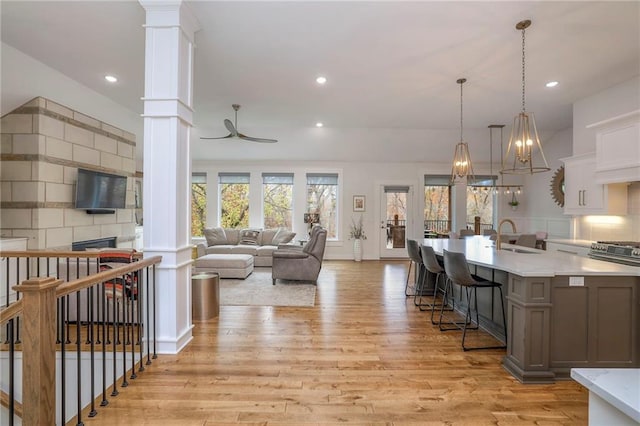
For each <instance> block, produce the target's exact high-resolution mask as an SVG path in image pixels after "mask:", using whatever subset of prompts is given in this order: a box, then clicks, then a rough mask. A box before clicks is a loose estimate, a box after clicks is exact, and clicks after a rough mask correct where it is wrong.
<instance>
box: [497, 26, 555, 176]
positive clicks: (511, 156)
mask: <svg viewBox="0 0 640 426" xmlns="http://www.w3.org/2000/svg"><path fill="white" fill-rule="evenodd" d="M530 25H531V21H530V20H528V19H527V20H525V21H520V22H518V23H517V24H516V29H518V30H521V31H522V111H521V112H520V113H518V115H516V116H515V118H514V119H513V127H512V128H511V136H510V137H509V145H507V153H506V155H505V161H504V162H503V163H502V170H501V171H500V173H503V174H526V173H530V174H533V173H542V172H547V171H549V170H551V168H550V167H549V165H548V164H547V159H546V158H545V156H544V152H543V151H542V145H541V144H540V138H539V137H538V129H537V128H536V120H535V118H534V116H533V113H532V112H527V111H526V108H525V60H524V59H525V57H524V42H525V36H524V31H525V29H527V28H529V26H530ZM534 146H537V147H538V150H539V151H540V157H542V162H543V163H544V164H543V163H540V164H537V165H534V159H533V149H534Z"/></svg>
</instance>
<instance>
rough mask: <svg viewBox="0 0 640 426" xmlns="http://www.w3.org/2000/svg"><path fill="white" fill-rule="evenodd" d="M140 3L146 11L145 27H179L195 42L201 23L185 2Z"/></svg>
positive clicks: (144, 0)
mask: <svg viewBox="0 0 640 426" xmlns="http://www.w3.org/2000/svg"><path fill="white" fill-rule="evenodd" d="M138 3H140V5H141V6H142V7H143V8H144V10H145V11H146V15H147V18H146V23H145V25H144V26H145V27H156V28H162V27H179V28H181V29H182V31H184V33H185V35H186V37H187V38H188V39H189V40H190V41H192V42H193V38H194V34H195V33H196V31H198V30H199V29H200V23H199V22H198V19H197V18H196V16H195V14H194V13H193V12H192V11H191V9H190V8H189V7H188V6H187V5H186V3H185V2H184V1H183V0H138Z"/></svg>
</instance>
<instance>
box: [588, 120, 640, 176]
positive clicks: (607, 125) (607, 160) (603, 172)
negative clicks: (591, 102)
mask: <svg viewBox="0 0 640 426" xmlns="http://www.w3.org/2000/svg"><path fill="white" fill-rule="evenodd" d="M587 128H588V129H594V130H595V131H596V182H597V183H601V184H607V183H624V182H636V181H640V110H636V111H632V112H629V113H627V114H622V115H619V116H617V117H612V118H609V119H607V120H603V121H599V122H597V123H593V124H590V125H588V126H587Z"/></svg>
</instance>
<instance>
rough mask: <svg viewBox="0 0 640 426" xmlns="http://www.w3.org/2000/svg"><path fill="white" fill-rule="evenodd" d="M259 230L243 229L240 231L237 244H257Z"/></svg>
mask: <svg viewBox="0 0 640 426" xmlns="http://www.w3.org/2000/svg"><path fill="white" fill-rule="evenodd" d="M259 236H260V231H258V230H256V229H243V230H242V231H240V242H239V243H238V244H243V245H248V246H257V245H258V237H259Z"/></svg>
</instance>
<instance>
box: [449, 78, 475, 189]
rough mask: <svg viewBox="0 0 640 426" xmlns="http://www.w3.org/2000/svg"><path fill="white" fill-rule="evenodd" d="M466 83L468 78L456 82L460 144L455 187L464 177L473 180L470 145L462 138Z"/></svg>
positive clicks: (453, 179)
mask: <svg viewBox="0 0 640 426" xmlns="http://www.w3.org/2000/svg"><path fill="white" fill-rule="evenodd" d="M466 81H467V79H466V78H459V79H458V80H456V83H458V84H459V85H460V142H458V144H457V145H456V149H455V151H454V153H453V164H452V166H451V180H450V183H451V185H454V184H455V183H456V180H458V179H461V178H464V177H467V178H473V164H472V163H471V155H469V145H467V143H466V142H464V139H463V137H462V129H463V127H462V85H463V84H464V83H465V82H466ZM467 180H468V179H467Z"/></svg>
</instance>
